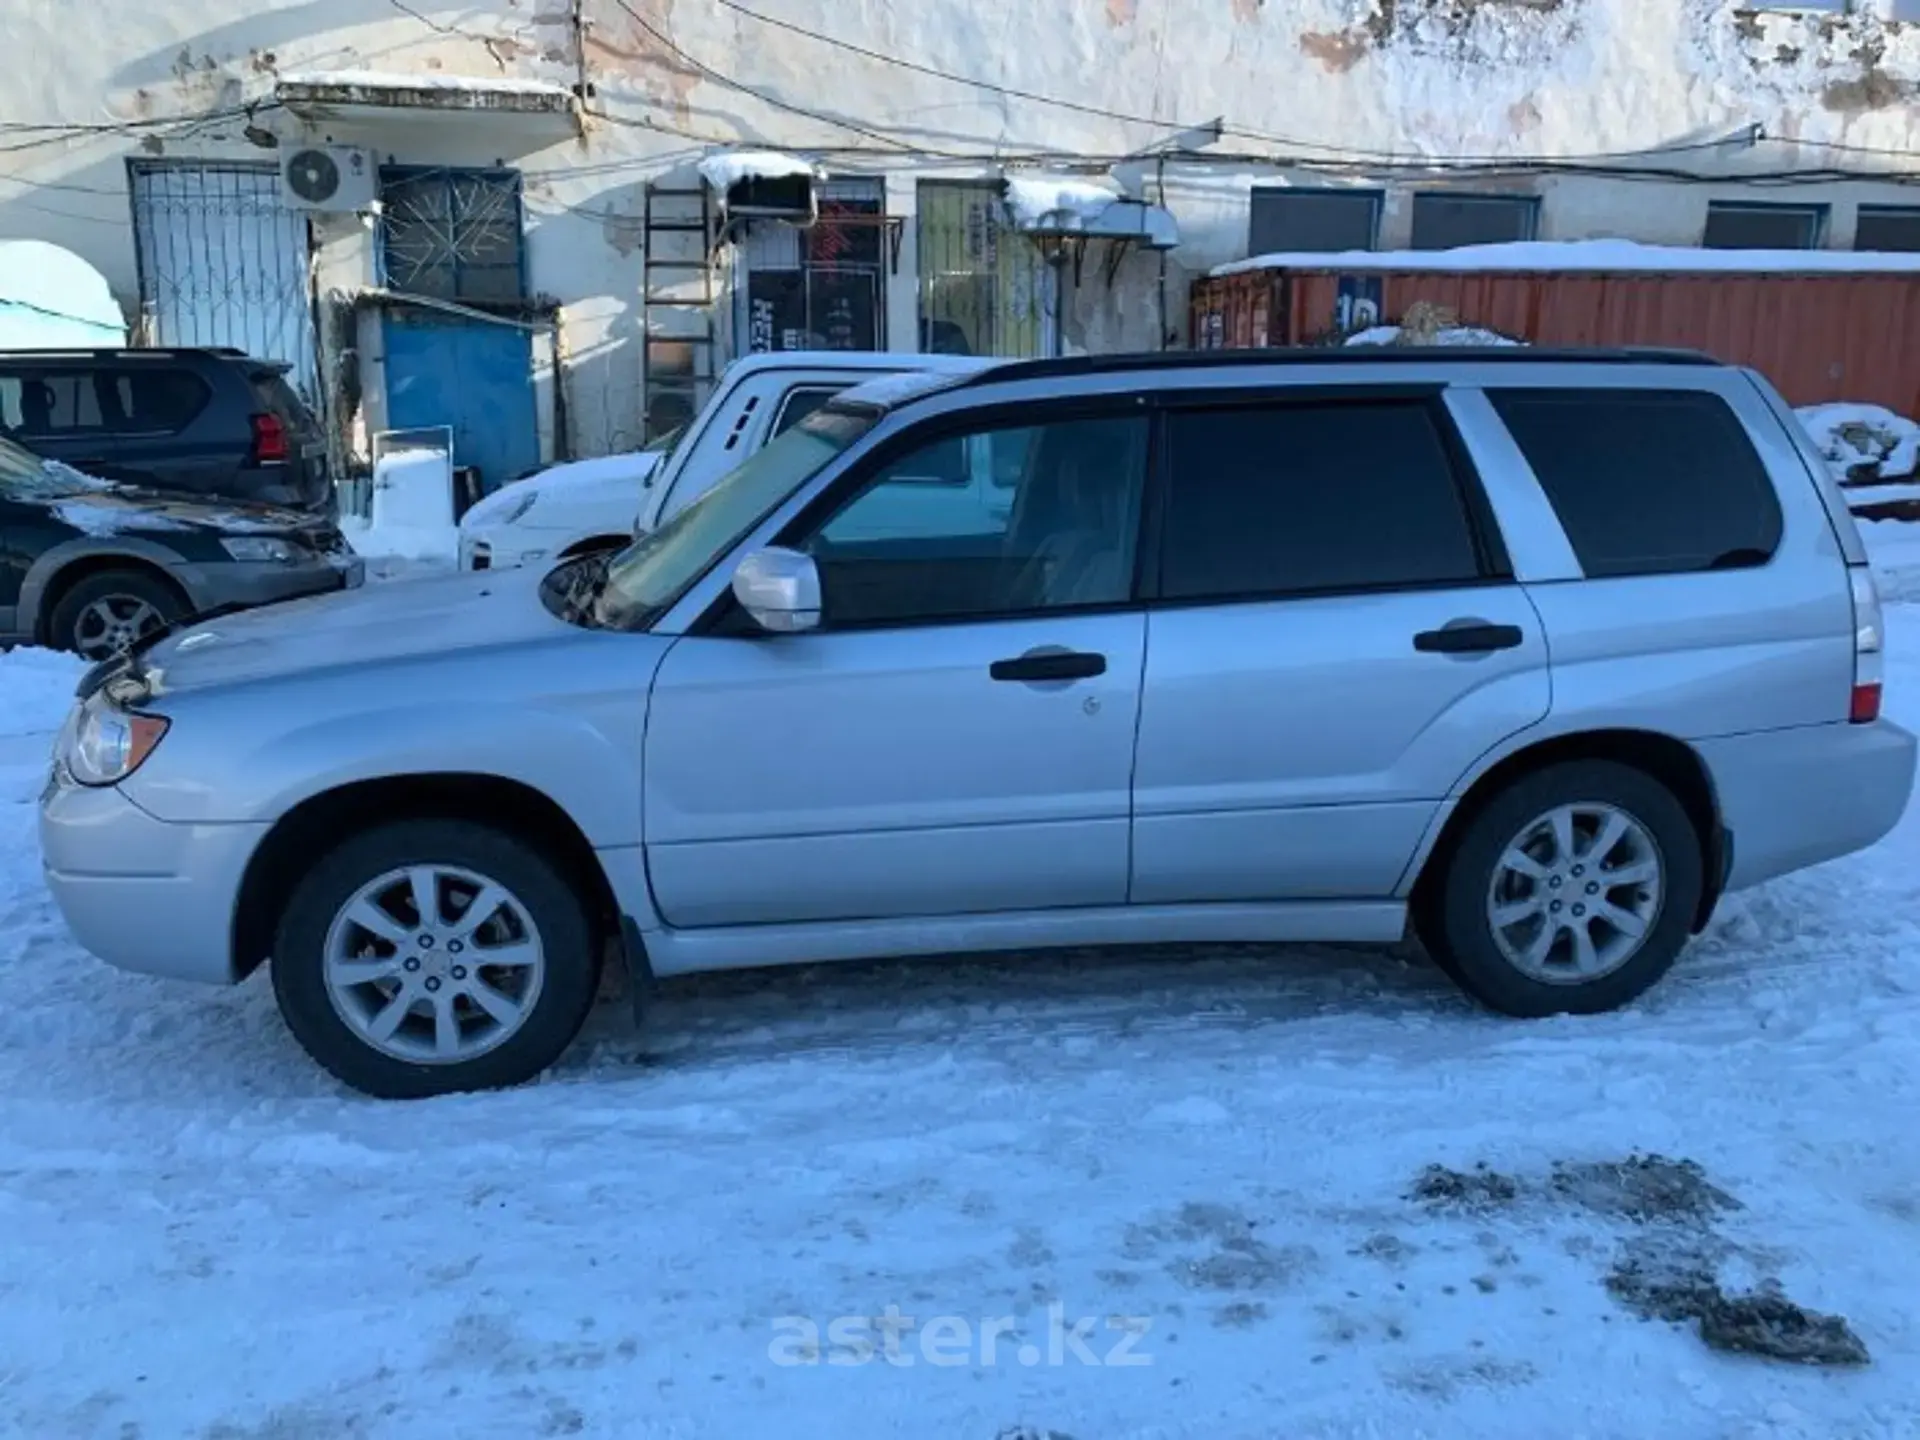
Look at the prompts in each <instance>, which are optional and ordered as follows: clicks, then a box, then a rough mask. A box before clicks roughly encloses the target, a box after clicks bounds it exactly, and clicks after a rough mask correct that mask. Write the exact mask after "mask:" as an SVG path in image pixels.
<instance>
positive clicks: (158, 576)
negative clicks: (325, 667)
mask: <svg viewBox="0 0 1920 1440" xmlns="http://www.w3.org/2000/svg"><path fill="white" fill-rule="evenodd" d="M365 575H366V569H365V566H364V565H363V564H362V563H361V561H360V559H359V557H358V556H356V555H355V554H354V553H353V551H352V550H351V549H350V548H349V547H348V545H347V543H346V541H345V539H344V538H343V537H342V536H341V534H340V529H339V527H338V526H337V525H335V524H334V523H333V521H331V520H330V519H328V518H327V517H326V516H324V515H316V514H314V513H313V512H311V511H307V510H293V509H287V508H282V507H279V506H273V505H261V504H257V503H255V502H252V501H246V500H214V499H211V498H196V497H194V496H188V495H181V494H179V493H178V492H170V491H162V490H144V489H138V488H135V487H133V486H129V485H120V484H115V483H114V482H112V481H108V480H100V479H97V478H95V477H94V476H91V475H83V474H81V473H80V471H78V470H75V469H73V468H71V467H70V466H66V465H62V464H59V463H58V462H56V461H49V460H43V459H41V458H40V457H39V456H37V455H34V454H33V453H31V452H30V451H27V450H23V449H22V448H21V447H20V446H18V445H15V444H14V443H13V442H12V441H10V440H6V439H4V438H0V648H4V647H6V646H8V645H12V644H27V645H51V646H54V647H55V648H57V649H61V650H72V651H75V652H77V653H78V654H81V655H84V656H86V657H87V658H88V659H90V660H102V659H105V658H107V657H108V656H110V655H113V654H115V653H117V652H119V651H122V650H125V649H127V648H128V647H129V646H131V645H134V644H136V643H138V642H139V641H141V640H144V639H147V638H148V637H149V636H151V635H152V634H154V633H155V632H156V631H160V630H164V629H166V628H168V627H169V626H171V625H174V624H177V623H179V622H180V621H182V620H184V619H186V618H187V617H188V616H193V615H213V614H221V613H224V612H226V611H231V610H244V609H247V608H249V607H250V606H254V605H269V604H272V603H273V602H274V601H276V600H291V599H293V598H295V597H296V596H302V595H318V594H323V593H325V592H326V591H329V590H341V589H347V588H349V587H352V586H355V585H358V584H360V583H361V581H362V580H363V579H364V578H365Z"/></svg>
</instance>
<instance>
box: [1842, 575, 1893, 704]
mask: <svg viewBox="0 0 1920 1440" xmlns="http://www.w3.org/2000/svg"><path fill="white" fill-rule="evenodd" d="M1847 576H1848V579H1849V580H1850V581H1851V583H1852V588H1853V703H1852V705H1851V706H1850V707H1849V709H1848V713H1847V718H1848V719H1849V720H1851V721H1852V722H1853V723H1854V724H1856V725H1867V724H1871V723H1872V722H1873V721H1875V720H1878V719H1879V718H1880V678H1881V663H1882V654H1883V652H1884V651H1885V649H1886V627H1885V626H1884V625H1883V624H1882V622H1881V616H1880V591H1879V588H1878V587H1877V586H1876V585H1875V584H1874V583H1873V571H1872V569H1870V568H1869V567H1868V566H1865V565H1850V566H1848V567H1847Z"/></svg>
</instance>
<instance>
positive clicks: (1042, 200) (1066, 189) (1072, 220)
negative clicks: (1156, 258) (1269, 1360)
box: [1006, 174, 1180, 250]
mask: <svg viewBox="0 0 1920 1440" xmlns="http://www.w3.org/2000/svg"><path fill="white" fill-rule="evenodd" d="M1006 186H1007V209H1008V211H1009V212H1010V213H1011V214H1012V216H1013V222H1014V224H1015V225H1017V226H1018V227H1019V228H1020V229H1022V230H1024V231H1026V232H1027V233H1028V234H1041V235H1086V236H1088V237H1090V238H1093V239H1104V240H1138V241H1140V242H1142V243H1143V244H1145V245H1148V246H1150V247H1151V248H1153V249H1156V250H1171V249H1173V248H1174V246H1176V245H1178V244H1179V243H1180V226H1179V225H1178V224H1177V223H1176V222H1175V220H1174V218H1173V216H1172V214H1171V213H1169V212H1168V211H1167V210H1165V209H1163V208H1162V207H1160V206H1158V205H1149V204H1147V203H1146V202H1145V201H1142V200H1132V199H1129V198H1127V197H1126V196H1124V195H1121V194H1119V193H1118V192H1117V191H1116V190H1115V189H1114V187H1113V186H1111V185H1107V184H1103V183H1101V182H1099V181H1096V180H1085V179H1080V178H1078V177H1075V176H1070V175H1020V174H1015V175H1009V176H1008V177H1007V180H1006Z"/></svg>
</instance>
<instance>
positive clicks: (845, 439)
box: [594, 409, 878, 630]
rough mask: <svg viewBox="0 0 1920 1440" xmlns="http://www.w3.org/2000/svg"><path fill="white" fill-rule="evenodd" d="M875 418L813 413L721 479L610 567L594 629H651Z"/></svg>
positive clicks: (847, 413)
mask: <svg viewBox="0 0 1920 1440" xmlns="http://www.w3.org/2000/svg"><path fill="white" fill-rule="evenodd" d="M877 418H878V413H877V412H876V411H872V410H864V409H863V410H821V411H818V412H816V413H815V414H813V415H810V416H808V417H807V418H806V420H804V421H802V422H801V423H800V424H799V425H796V426H795V427H794V428H793V429H791V430H789V431H788V432H787V433H786V434H784V435H782V436H781V437H780V438H779V439H778V440H776V441H774V442H773V443H772V444H771V445H768V446H767V447H765V448H764V449H763V450H761V451H760V453H759V454H757V455H754V456H751V457H749V458H748V459H747V460H745V461H743V462H742V463H741V464H740V465H738V466H736V467H735V468H734V469H732V470H730V471H728V472H727V473H726V474H725V475H723V476H721V477H720V479H719V481H718V482H717V483H715V485H714V486H713V488H712V489H710V490H708V491H707V492H706V493H705V494H703V495H701V496H700V497H699V498H698V499H696V500H694V501H693V502H692V503H691V504H689V505H688V506H687V508H686V509H684V510H682V511H680V512H679V513H677V514H676V515H674V516H673V517H672V518H671V519H669V520H665V521H663V522H662V523H661V524H660V525H659V527H658V528H656V529H653V530H650V531H648V532H647V533H646V534H645V535H643V536H641V537H640V538H639V539H638V540H636V541H635V542H634V543H633V545H631V546H630V547H629V548H628V549H626V550H623V551H622V552H621V553H620V554H619V556H618V557H616V558H615V559H614V560H613V561H612V562H611V563H610V565H609V567H608V570H607V575H606V580H605V583H604V584H603V585H602V586H601V587H600V591H599V595H598V597H597V598H596V600H595V602H594V609H595V621H596V623H597V624H599V625H602V626H604V627H605V628H607V629H610V630H632V629H639V628H641V627H643V626H645V625H647V624H650V623H651V622H652V619H653V618H654V617H655V616H657V615H658V614H659V613H660V612H661V611H662V610H664V609H665V608H666V607H667V606H669V605H671V604H672V603H673V602H674V601H675V600H677V599H678V598H679V597H680V594H681V592H682V591H684V590H685V589H686V588H687V587H688V586H689V585H691V584H693V582H694V581H696V580H698V579H699V578H700V576H701V575H703V574H705V573H706V570H707V567H708V566H710V565H712V564H713V562H714V561H715V560H717V559H719V558H720V557H721V556H722V555H724V554H725V553H726V552H727V551H729V550H731V549H732V548H733V547H734V546H735V545H738V544H739V543H740V541H741V540H742V539H743V538H745V536H746V535H747V533H748V532H749V531H751V530H752V529H753V527H754V526H756V525H758V524H759V523H760V522H761V521H762V520H764V519H766V517H767V516H768V515H769V514H771V513H772V512H773V511H774V509H775V508H777V507H778V506H780V505H782V504H784V503H785V502H786V501H787V499H788V498H789V497H790V496H792V494H793V493H794V491H796V490H798V489H799V488H800V487H801V486H802V485H804V484H805V483H806V482H807V481H808V480H810V479H812V478H813V476H815V475H817V474H819V473H820V471H821V469H822V468H823V467H825V466H826V465H827V464H828V463H829V462H831V461H832V460H833V459H834V458H835V457H836V456H838V455H840V454H842V453H843V452H844V451H845V450H846V449H847V448H848V447H849V446H851V445H852V444H853V443H854V442H855V441H857V440H858V439H859V438H860V437H861V436H862V435H865V434H866V433H867V431H869V430H871V429H872V428H873V426H874V422H875V420H876V419H877Z"/></svg>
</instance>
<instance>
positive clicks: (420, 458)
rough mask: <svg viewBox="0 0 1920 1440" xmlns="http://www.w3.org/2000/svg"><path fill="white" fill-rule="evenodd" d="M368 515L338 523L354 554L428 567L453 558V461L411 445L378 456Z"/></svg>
mask: <svg viewBox="0 0 1920 1440" xmlns="http://www.w3.org/2000/svg"><path fill="white" fill-rule="evenodd" d="M372 511H373V514H372V518H371V519H361V518H359V517H357V516H350V517H346V518H343V519H342V520H341V522H340V529H341V533H343V534H344V535H345V536H346V537H347V543H348V544H349V545H351V546H352V547H353V550H354V553H355V554H356V555H359V556H362V557H363V558H365V559H367V560H369V561H401V562H409V563H425V564H429V565H452V564H454V563H455V562H456V561H457V560H458V558H459V554H460V530H459V527H458V526H457V525H455V524H454V522H453V457H452V456H451V455H449V454H448V453H447V452H446V451H445V450H442V449H435V448H431V447H427V446H414V447H408V448H404V449H398V450H390V451H388V452H387V453H386V454H384V455H382V456H381V457H380V459H379V460H378V461H376V462H375V463H374V467H373V505H372ZM374 573H375V574H376V575H378V574H379V573H381V572H380V571H379V570H378V569H377V568H376V570H375V572H374Z"/></svg>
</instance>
